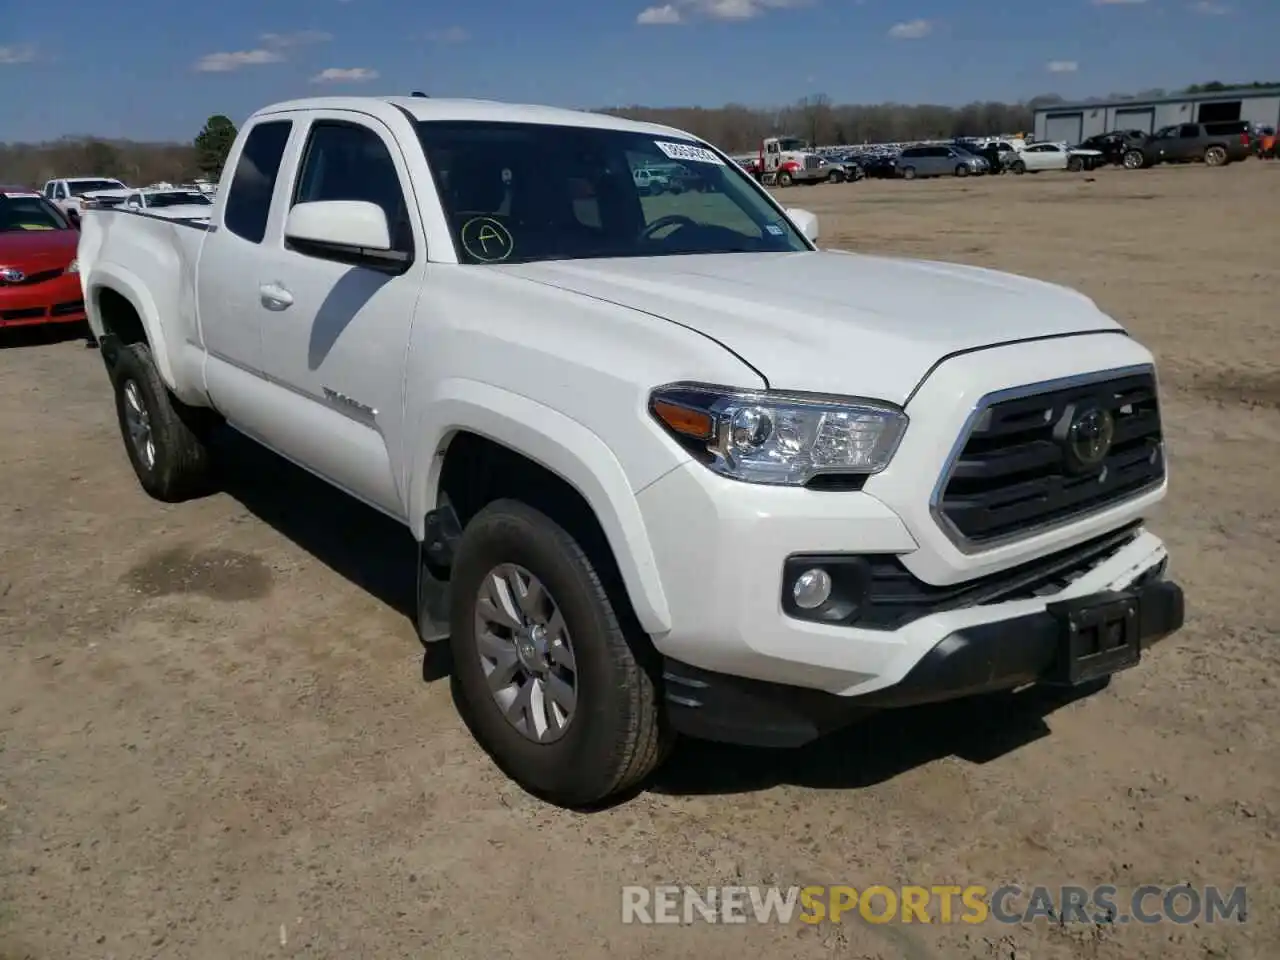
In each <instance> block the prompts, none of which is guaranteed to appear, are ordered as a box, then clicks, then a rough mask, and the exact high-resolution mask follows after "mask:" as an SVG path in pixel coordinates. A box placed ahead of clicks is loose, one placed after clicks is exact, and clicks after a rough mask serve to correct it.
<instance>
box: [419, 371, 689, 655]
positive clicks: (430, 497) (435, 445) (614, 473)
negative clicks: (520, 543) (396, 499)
mask: <svg viewBox="0 0 1280 960" xmlns="http://www.w3.org/2000/svg"><path fill="white" fill-rule="evenodd" d="M425 409H427V410H429V416H427V417H424V418H423V420H422V421H421V422H420V425H419V426H420V429H419V432H418V433H417V436H418V437H419V438H420V446H419V447H418V448H417V449H416V450H414V452H413V457H412V460H411V466H410V475H409V482H408V484H407V489H408V491H409V504H408V506H409V518H410V526H411V528H412V529H413V534H414V536H415V537H417V538H418V540H421V539H422V537H423V526H424V520H425V517H426V514H427V513H428V512H429V511H430V510H432V509H434V508H435V506H436V502H437V496H438V491H439V484H440V474H441V470H442V468H443V465H444V452H445V450H446V448H447V447H448V443H449V440H450V439H451V438H452V437H453V436H454V434H456V433H457V432H459V431H461V430H468V431H471V432H472V433H475V434H477V435H479V436H482V437H485V438H487V439H489V440H492V441H493V442H495V443H499V444H502V445H503V446H505V447H509V448H510V449H512V450H514V451H516V452H517V453H520V454H522V455H524V456H526V457H528V458H529V459H531V460H533V461H535V462H536V463H538V464H540V465H541V466H543V467H545V468H546V469H547V470H550V471H551V472H552V473H554V474H556V475H557V476H559V477H560V478H561V479H563V480H565V481H566V482H567V483H569V484H570V485H571V486H573V487H574V488H575V489H576V490H577V491H578V492H579V493H580V494H582V496H583V498H584V499H585V500H586V501H587V503H588V504H589V505H590V507H591V509H592V510H593V511H594V512H595V515H596V519H597V520H599V522H600V526H601V528H602V529H603V530H604V535H605V537H606V539H607V540H608V542H609V546H610V548H611V549H612V550H613V555H614V558H615V560H616V561H617V564H618V570H619V572H620V573H621V575H622V580H623V584H624V585H625V586H626V588H627V594H628V596H629V597H630V599H631V605H632V607H633V608H634V610H635V613H636V616H637V618H638V619H639V621H640V624H641V626H643V627H644V629H645V630H646V631H647V632H648V633H649V634H650V635H651V636H660V635H662V634H665V633H667V632H668V631H669V630H670V629H671V612H670V610H669V608H668V606H667V598H666V595H665V594H664V592H663V590H662V583H661V580H660V578H659V576H658V566H657V561H656V560H655V558H654V555H653V548H652V546H651V545H650V542H649V536H648V533H647V531H646V529H645V526H644V519H643V517H642V516H641V514H640V507H639V505H638V504H637V502H636V491H634V490H633V489H632V488H631V484H630V483H629V482H628V480H627V476H626V473H625V472H624V471H623V469H622V465H621V463H619V462H618V459H617V457H616V456H614V453H613V451H612V450H611V449H610V448H609V446H608V444H606V443H605V442H604V441H603V440H602V439H601V438H600V437H599V436H597V435H596V434H595V433H593V432H592V431H591V430H589V429H587V428H586V427H585V426H583V425H582V424H581V423H579V422H577V421H576V420H573V419H570V418H569V417H566V416H565V415H564V414H562V413H559V412H557V411H555V410H553V409H551V408H550V407H547V406H545V405H543V404H541V403H538V402H537V401H535V400H531V399H529V398H528V397H523V396H520V395H518V394H514V393H510V392H508V391H506V390H502V389H500V388H498V387H494V386H492V385H490V384H486V383H481V382H479V381H476V380H459V379H452V380H447V381H444V382H443V383H441V384H440V385H439V388H438V389H437V390H436V391H435V392H434V396H433V397H432V398H431V399H429V400H428V401H427V407H426V408H425ZM672 466H673V467H674V466H676V464H672Z"/></svg>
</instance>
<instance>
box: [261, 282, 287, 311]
mask: <svg viewBox="0 0 1280 960" xmlns="http://www.w3.org/2000/svg"><path fill="white" fill-rule="evenodd" d="M258 298H259V299H260V300H261V301H262V305H263V306H264V307H266V308H267V309H268V310H287V309H288V308H289V307H291V306H293V294H292V293H290V292H289V291H288V290H286V289H285V288H284V287H282V286H280V284H278V283H264V284H262V285H261V286H260V287H258Z"/></svg>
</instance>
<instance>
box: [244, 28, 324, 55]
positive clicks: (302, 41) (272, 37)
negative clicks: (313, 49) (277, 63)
mask: <svg viewBox="0 0 1280 960" xmlns="http://www.w3.org/2000/svg"><path fill="white" fill-rule="evenodd" d="M258 39H259V40H261V41H262V43H263V44H264V45H265V46H268V47H273V48H275V49H277V50H280V49H284V48H287V47H305V46H309V45H311V44H313V43H328V42H329V41H330V40H332V39H333V34H331V33H325V32H324V31H323V30H298V31H296V32H294V33H264V34H262V36H260V37H258Z"/></svg>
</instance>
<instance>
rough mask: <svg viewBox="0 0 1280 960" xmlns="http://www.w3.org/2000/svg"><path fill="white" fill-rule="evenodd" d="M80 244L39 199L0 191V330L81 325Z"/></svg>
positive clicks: (11, 189)
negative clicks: (78, 246) (77, 251)
mask: <svg viewBox="0 0 1280 960" xmlns="http://www.w3.org/2000/svg"><path fill="white" fill-rule="evenodd" d="M79 242H80V231H79V230H77V229H75V227H73V226H72V225H71V222H70V221H69V220H68V219H67V218H66V217H65V216H63V215H62V213H61V212H60V211H58V210H57V209H56V208H55V207H54V206H53V205H52V204H51V203H49V202H48V201H47V200H45V199H44V197H42V196H40V194H38V193H33V192H32V191H30V190H25V189H23V188H21V187H0V328H3V327H22V326H31V325H35V324H43V323H76V322H80V323H83V322H84V320H85V315H84V293H83V292H82V291H81V289H80V267H79V264H77V263H76V247H77V245H78V244H79Z"/></svg>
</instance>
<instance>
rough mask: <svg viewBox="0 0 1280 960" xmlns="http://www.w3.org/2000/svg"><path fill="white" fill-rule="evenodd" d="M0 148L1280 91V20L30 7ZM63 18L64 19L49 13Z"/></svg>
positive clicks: (622, 1)
mask: <svg viewBox="0 0 1280 960" xmlns="http://www.w3.org/2000/svg"><path fill="white" fill-rule="evenodd" d="M8 8H9V14H8V15H6V16H5V18H4V21H3V24H4V25H3V28H0V139H4V140H10V141H12V140H35V139H46V138H51V137H56V136H61V135H64V134H96V135H101V136H113V137H114V136H122V137H130V138H133V139H181V140H187V139H190V138H191V137H192V136H194V134H195V133H196V131H197V130H198V129H199V128H200V126H201V124H202V123H203V121H204V119H205V118H206V117H207V116H208V115H209V114H211V113H226V114H227V115H229V116H230V117H231V118H232V119H233V120H235V121H236V122H237V123H239V122H240V121H241V120H243V119H244V118H245V117H246V116H247V115H248V114H249V113H251V112H252V111H253V110H254V109H256V108H258V107H259V106H263V105H265V104H267V103H270V102H272V101H275V100H280V99H287V98H292V97H297V96H308V95H312V94H318V93H408V92H409V91H411V90H413V89H424V90H427V91H428V92H430V93H432V94H434V95H436V96H476V97H491V98H496V99H506V100H517V101H532V102H541V103H551V104H557V105H564V106H581V107H590V106H603V105H609V104H616V103H628V104H629V103H645V104H649V105H658V106H665V105H675V104H699V105H707V106H714V105H719V104H722V103H724V102H726V101H730V100H732V101H737V102H745V103H751V104H777V103H784V102H789V101H793V100H795V99H798V98H799V97H801V96H804V95H806V94H810V93H818V92H822V93H826V94H827V95H828V96H830V97H831V98H832V99H833V100H835V101H837V102H862V103H868V102H882V101H887V100H894V101H897V102H903V103H918V102H932V103H963V102H965V101H969V100H975V99H992V100H1015V99H1023V98H1027V97H1030V96H1033V95H1035V94H1038V93H1046V92H1056V93H1060V94H1062V95H1063V96H1065V97H1067V98H1069V99H1074V98H1083V97H1086V96H1092V95H1106V94H1109V93H1112V92H1116V91H1125V90H1128V91H1138V90H1144V89H1149V88H1152V87H1166V88H1174V87H1179V86H1185V85H1186V84H1188V83H1193V82H1199V81H1205V80H1212V79H1219V80H1223V81H1252V80H1280V61H1278V60H1277V59H1276V57H1275V50H1276V42H1277V38H1280V2H1278V0H1052V2H1048V0H997V2H981V0H669V2H665V3H664V2H663V0H657V3H656V4H655V5H653V6H648V7H646V5H645V0H638V2H636V0H540V2H531V0H468V2H465V3H456V2H455V3H447V4H446V3H440V2H438V0H428V2H425V3H423V2H411V0H220V2H217V3H205V4H195V3H183V2H176V0H132V2H130V3H127V4H122V5H120V6H117V7H114V8H113V7H103V6H102V5H101V4H100V3H92V4H91V3H90V2H89V0H63V2H62V3H59V4H56V5H55V8H49V7H44V6H43V5H41V6H37V5H36V4H34V3H32V2H30V0H11V2H10V4H9V5H8ZM53 9H56V15H54V16H50V15H48V14H49V12H50V11H51V10H53Z"/></svg>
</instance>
